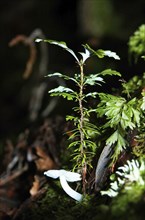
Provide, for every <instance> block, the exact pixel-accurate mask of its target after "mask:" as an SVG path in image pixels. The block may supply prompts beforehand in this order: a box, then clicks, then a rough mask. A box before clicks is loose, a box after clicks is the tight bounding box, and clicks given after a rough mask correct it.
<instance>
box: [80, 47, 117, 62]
mask: <svg viewBox="0 0 145 220" xmlns="http://www.w3.org/2000/svg"><path fill="white" fill-rule="evenodd" d="M84 47H85V48H86V49H88V50H89V51H90V52H91V53H92V54H93V55H96V56H97V57H99V58H103V57H104V56H108V57H113V58H114V59H116V60H120V57H119V56H118V55H117V54H116V53H115V52H112V51H110V50H102V49H99V50H96V51H95V50H93V49H92V48H91V47H90V46H89V45H88V44H86V45H84Z"/></svg>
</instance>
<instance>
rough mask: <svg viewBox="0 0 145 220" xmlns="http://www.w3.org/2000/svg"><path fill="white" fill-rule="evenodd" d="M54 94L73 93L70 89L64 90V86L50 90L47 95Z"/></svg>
mask: <svg viewBox="0 0 145 220" xmlns="http://www.w3.org/2000/svg"><path fill="white" fill-rule="evenodd" d="M55 92H60V93H61V92H68V93H75V92H74V91H73V90H72V89H70V88H66V87H64V86H59V87H57V88H55V89H51V90H50V91H49V93H55Z"/></svg>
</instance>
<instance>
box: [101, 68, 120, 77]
mask: <svg viewBox="0 0 145 220" xmlns="http://www.w3.org/2000/svg"><path fill="white" fill-rule="evenodd" d="M100 75H103V76H106V75H110V76H113V75H114V76H121V74H120V73H119V72H117V71H116V70H112V69H106V70H104V71H102V72H101V73H100Z"/></svg>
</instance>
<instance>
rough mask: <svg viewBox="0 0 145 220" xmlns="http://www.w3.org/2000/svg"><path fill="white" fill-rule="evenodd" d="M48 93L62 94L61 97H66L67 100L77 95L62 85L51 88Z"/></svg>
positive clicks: (53, 94) (52, 94)
mask: <svg viewBox="0 0 145 220" xmlns="http://www.w3.org/2000/svg"><path fill="white" fill-rule="evenodd" d="M49 93H51V96H63V98H66V99H67V100H73V99H74V98H76V97H77V96H76V93H75V92H74V91H73V90H72V89H70V88H66V87H63V86H59V87H57V88H55V89H51V90H50V91H49Z"/></svg>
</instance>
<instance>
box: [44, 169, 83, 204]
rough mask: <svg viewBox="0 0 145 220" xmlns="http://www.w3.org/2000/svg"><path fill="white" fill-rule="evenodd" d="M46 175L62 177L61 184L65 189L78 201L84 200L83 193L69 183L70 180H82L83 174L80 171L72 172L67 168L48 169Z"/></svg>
mask: <svg viewBox="0 0 145 220" xmlns="http://www.w3.org/2000/svg"><path fill="white" fill-rule="evenodd" d="M44 175H46V176H48V177H51V178H53V179H57V178H59V179H60V183H61V186H62V188H63V190H64V191H65V192H66V193H67V194H68V195H69V196H70V197H72V198H73V199H75V200H77V201H81V200H82V194H80V193H78V192H76V191H75V190H73V189H72V188H71V187H70V186H69V185H68V183H67V181H68V182H76V181H80V180H81V175H80V174H79V173H75V172H70V171H66V170H48V171H46V172H44Z"/></svg>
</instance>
